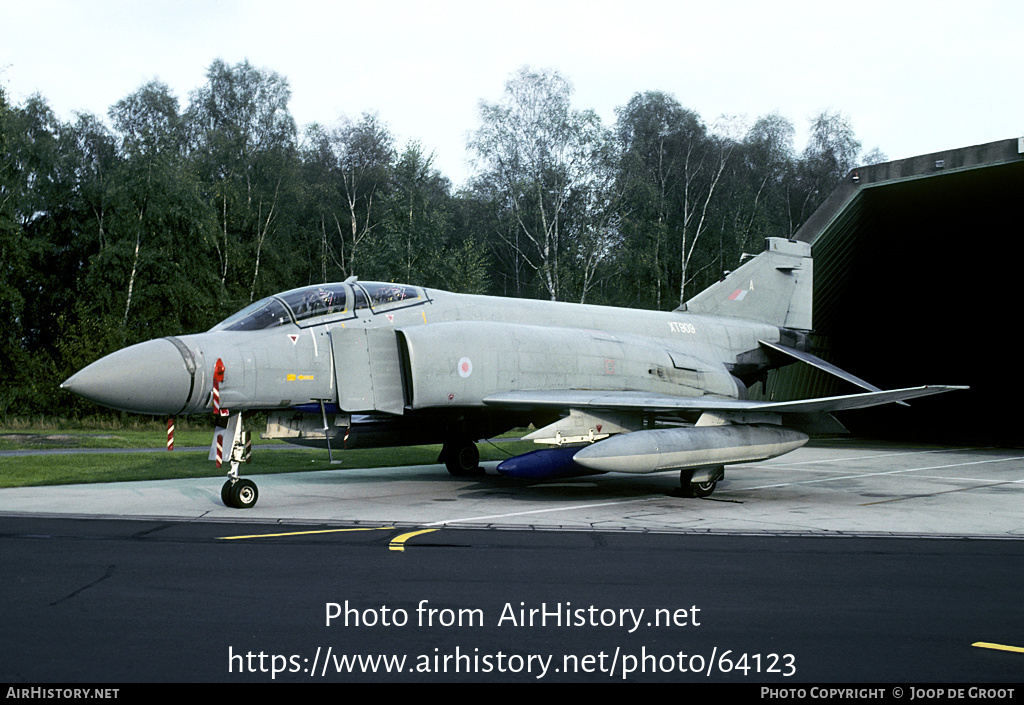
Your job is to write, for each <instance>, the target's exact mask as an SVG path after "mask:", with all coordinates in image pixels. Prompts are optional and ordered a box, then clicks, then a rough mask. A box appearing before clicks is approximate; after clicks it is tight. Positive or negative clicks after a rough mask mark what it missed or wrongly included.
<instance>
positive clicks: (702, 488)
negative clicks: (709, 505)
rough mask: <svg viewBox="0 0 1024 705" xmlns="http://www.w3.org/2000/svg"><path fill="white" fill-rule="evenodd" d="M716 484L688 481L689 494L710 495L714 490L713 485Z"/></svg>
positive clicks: (693, 495) (714, 482) (697, 495)
mask: <svg viewBox="0 0 1024 705" xmlns="http://www.w3.org/2000/svg"><path fill="white" fill-rule="evenodd" d="M717 486H718V482H716V481H712V482H691V483H690V496H691V497H710V496H711V494H712V493H713V492H714V491H715V487H717Z"/></svg>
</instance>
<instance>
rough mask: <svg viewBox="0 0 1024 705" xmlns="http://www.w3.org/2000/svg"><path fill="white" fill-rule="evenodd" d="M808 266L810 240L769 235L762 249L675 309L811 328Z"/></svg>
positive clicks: (809, 270) (780, 325)
mask: <svg viewBox="0 0 1024 705" xmlns="http://www.w3.org/2000/svg"><path fill="white" fill-rule="evenodd" d="M812 264H813V262H812V260H811V246H810V244H808V243H806V242H800V241H797V240H785V239H783V238H778V237H770V238H768V239H767V240H766V242H765V249H764V252H762V253H761V254H759V255H758V256H757V257H754V258H753V259H751V260H749V261H747V262H746V263H744V264H743V265H742V266H741V267H739V268H738V269H736V270H735V271H733V272H730V273H729V275H728V276H726V277H725V279H723V280H722V281H720V282H718V283H717V284H714V285H713V286H710V287H708V288H707V289H705V290H704V291H702V292H700V293H699V294H697V295H696V296H694V297H693V298H692V299H690V300H689V301H687V302H686V303H685V304H683V305H682V306H680V307H679V308H677V309H676V310H677V311H686V312H687V313H707V314H713V315H716V316H728V317H730V318H746V319H749V320H753V321H760V322H762V323H769V324H771V325H774V326H779V327H782V328H795V329H797V330H811V294H812V291H811V289H812V281H813V266H812Z"/></svg>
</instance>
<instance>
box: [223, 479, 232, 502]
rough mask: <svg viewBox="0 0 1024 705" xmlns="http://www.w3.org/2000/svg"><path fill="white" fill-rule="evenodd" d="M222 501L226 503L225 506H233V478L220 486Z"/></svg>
mask: <svg viewBox="0 0 1024 705" xmlns="http://www.w3.org/2000/svg"><path fill="white" fill-rule="evenodd" d="M220 501H221V502H223V503H224V506H225V507H231V506H232V504H231V480H228V481H227V482H225V483H224V486H223V487H221V488H220Z"/></svg>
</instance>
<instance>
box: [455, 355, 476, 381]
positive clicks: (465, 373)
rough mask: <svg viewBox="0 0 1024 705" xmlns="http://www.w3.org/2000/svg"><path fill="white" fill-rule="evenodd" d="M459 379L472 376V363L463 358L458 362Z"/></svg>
mask: <svg viewBox="0 0 1024 705" xmlns="http://www.w3.org/2000/svg"><path fill="white" fill-rule="evenodd" d="M458 369H459V377H462V378H463V379H465V378H466V377H469V376H470V375H471V374H473V361H472V360H470V359H469V358H468V357H464V358H462V359H460V360H459V367H458Z"/></svg>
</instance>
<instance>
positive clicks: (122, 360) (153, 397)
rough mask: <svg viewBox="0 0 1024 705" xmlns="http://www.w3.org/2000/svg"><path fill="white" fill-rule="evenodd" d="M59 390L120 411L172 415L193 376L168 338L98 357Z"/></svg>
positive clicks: (186, 397)
mask: <svg viewBox="0 0 1024 705" xmlns="http://www.w3.org/2000/svg"><path fill="white" fill-rule="evenodd" d="M60 388H61V389H66V390H68V391H70V392H74V393H75V394H77V395H78V396H80V397H84V398H85V399H88V400H89V401H94V402H96V403H97V404H102V405H103V406H109V407H111V408H114V409H120V410H121V411H132V412H135V413H139V414H155V415H173V414H177V413H179V412H180V411H181V410H182V409H183V408H184V407H185V404H186V403H187V402H188V400H189V396H190V394H191V390H192V375H191V374H189V371H188V369H187V368H186V367H185V360H184V358H183V357H182V354H181V352H180V351H179V350H178V348H177V347H176V346H175V345H174V343H172V342H171V341H169V340H166V339H158V340H149V341H147V342H145V343H139V344H137V345H132V346H130V347H127V348H125V349H123V350H118V351H117V352H115V353H111V354H110V355H107V356H106V357H104V358H100V359H99V360H97V361H96V362H94V363H92V364H91V365H89V366H88V367H86V368H85V369H82V370H80V371H79V372H77V373H75V374H74V375H72V376H71V377H70V378H68V379H67V380H66V381H65V382H64V383H63V384H62V385H60Z"/></svg>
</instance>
